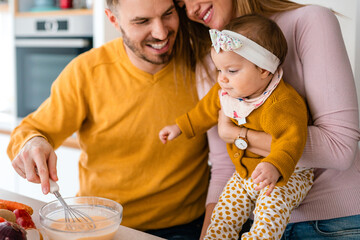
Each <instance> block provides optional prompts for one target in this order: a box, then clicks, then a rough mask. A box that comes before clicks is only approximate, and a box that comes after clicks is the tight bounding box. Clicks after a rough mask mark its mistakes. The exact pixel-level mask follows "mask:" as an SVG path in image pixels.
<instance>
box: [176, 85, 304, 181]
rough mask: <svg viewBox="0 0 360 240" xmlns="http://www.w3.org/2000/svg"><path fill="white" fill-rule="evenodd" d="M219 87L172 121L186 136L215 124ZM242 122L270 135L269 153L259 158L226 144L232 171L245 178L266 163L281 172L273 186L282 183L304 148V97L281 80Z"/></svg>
mask: <svg viewBox="0 0 360 240" xmlns="http://www.w3.org/2000/svg"><path fill="white" fill-rule="evenodd" d="M219 89H220V86H219V84H216V85H215V86H214V87H213V88H212V89H211V90H210V91H209V93H208V94H207V95H206V96H205V97H204V98H203V99H202V100H201V101H200V102H199V103H198V104H197V105H196V107H195V108H194V109H192V110H191V111H190V112H188V113H187V114H185V115H182V116H181V117H179V118H178V119H177V120H176V123H177V124H178V126H179V127H180V129H181V131H182V132H183V133H184V134H185V135H186V136H187V137H188V138H191V137H194V136H196V135H198V134H202V133H203V132H205V131H206V130H207V129H209V128H210V127H212V126H213V125H215V124H217V121H218V111H219V110H220V108H221V106H220V100H219V95H218V91H219ZM246 121H247V123H246V124H244V125H243V126H244V127H246V128H249V129H252V130H256V131H263V132H266V133H269V134H271V136H272V143H271V152H270V154H269V155H268V156H267V157H265V158H263V157H261V156H259V155H256V154H254V153H252V152H250V151H248V150H245V151H243V150H240V149H238V148H237V147H236V146H235V145H234V144H227V150H228V153H229V155H230V158H231V160H232V162H233V163H234V165H235V168H236V171H237V172H238V173H239V174H240V176H241V177H242V178H247V177H250V176H251V173H252V172H253V171H254V169H255V167H256V165H257V164H258V163H260V162H269V163H272V164H273V165H274V166H275V167H276V168H277V169H278V170H279V172H280V173H281V176H282V177H281V179H280V180H279V182H278V184H277V185H278V186H282V185H285V184H286V182H287V181H288V180H289V177H290V176H291V174H292V173H293V171H294V169H295V166H296V164H297V162H298V160H299V159H300V157H301V155H302V152H303V149H304V147H305V142H306V136H307V110H306V105H305V102H304V100H303V99H302V98H301V96H300V95H299V94H298V93H297V92H296V91H295V90H294V89H293V88H292V87H291V86H290V85H289V84H287V83H285V82H284V81H283V80H281V81H280V83H279V85H278V86H277V88H276V89H275V90H274V91H273V93H272V94H271V95H270V96H269V98H268V99H267V100H266V101H265V103H264V104H263V105H262V106H260V107H259V108H258V109H256V110H254V111H253V112H252V113H251V114H250V115H249V116H248V117H247V118H246ZM233 122H234V123H236V121H233Z"/></svg>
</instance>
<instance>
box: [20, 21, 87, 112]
mask: <svg viewBox="0 0 360 240" xmlns="http://www.w3.org/2000/svg"><path fill="white" fill-rule="evenodd" d="M92 29H93V28H92V16H90V15H79V16H56V17H20V18H19V17H18V18H16V19H15V46H16V96H17V97H16V106H17V107H16V112H17V116H18V117H20V118H21V117H25V116H26V115H28V114H29V113H31V112H33V111H34V110H36V109H37V108H38V107H39V106H40V104H41V103H42V102H43V101H44V100H45V99H46V98H47V97H48V96H49V95H50V88H51V85H52V83H53V81H54V80H55V79H56V77H57V76H58V75H59V74H60V72H61V71H62V70H63V69H64V68H65V66H66V65H67V64H68V63H69V62H70V61H71V60H72V59H73V58H75V57H76V56H77V55H79V54H81V53H83V52H85V51H87V50H89V49H91V48H92V37H93V36H92Z"/></svg>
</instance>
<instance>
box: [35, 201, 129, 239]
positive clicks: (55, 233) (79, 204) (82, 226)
mask: <svg viewBox="0 0 360 240" xmlns="http://www.w3.org/2000/svg"><path fill="white" fill-rule="evenodd" d="M64 199H65V202H66V203H67V204H68V205H69V207H71V208H74V209H76V210H78V211H81V212H83V213H85V214H87V215H88V216H90V217H91V218H92V219H93V220H94V224H95V225H90V224H87V223H84V222H75V223H71V228H69V227H67V226H66V223H65V221H64V217H65V212H64V208H63V206H62V205H61V204H60V202H59V201H58V200H55V201H52V202H50V203H47V204H45V205H44V206H43V207H42V208H41V209H40V211H39V215H40V224H41V226H42V228H43V230H44V232H45V234H46V236H47V238H48V239H50V240H64V239H66V240H85V239H86V240H95V239H96V240H111V239H113V237H114V235H115V233H116V231H117V230H118V228H119V225H120V223H121V220H122V213H123V208H122V206H121V205H120V204H119V203H117V202H115V201H113V200H110V199H106V198H100V197H72V198H64ZM94 226H95V227H94Z"/></svg>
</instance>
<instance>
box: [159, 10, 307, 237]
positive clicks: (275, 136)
mask: <svg viewBox="0 0 360 240" xmlns="http://www.w3.org/2000/svg"><path fill="white" fill-rule="evenodd" d="M225 29H226V30H223V31H218V30H215V29H211V30H210V37H211V41H212V47H213V48H212V49H211V58H212V60H213V62H214V64H215V66H216V68H217V70H218V83H217V84H215V85H214V87H213V88H212V89H211V90H210V91H209V93H208V94H207V95H206V96H205V97H204V98H203V99H202V100H201V101H199V103H198V104H197V105H196V106H195V108H194V109H192V110H191V111H189V112H188V113H186V114H184V115H183V116H180V117H179V118H178V119H176V124H175V125H171V126H166V127H165V128H163V129H162V130H161V131H160V133H159V137H160V140H161V141H162V142H163V143H166V142H167V141H168V140H173V139H175V138H176V137H178V136H179V135H180V134H181V133H184V134H185V135H186V137H188V138H190V137H193V136H195V135H197V134H203V133H205V132H206V131H207V130H208V129H210V128H211V127H212V126H214V125H215V124H217V121H218V114H219V110H222V111H223V113H224V114H225V115H226V116H227V117H229V118H230V119H231V121H232V122H233V123H234V124H236V125H237V126H239V128H240V131H239V133H240V134H239V136H238V137H237V138H236V139H234V143H232V144H227V150H228V153H229V155H230V158H231V160H232V162H233V163H234V165H235V168H236V172H235V173H234V175H233V176H232V177H231V179H230V180H229V181H228V183H227V185H226V186H225V188H224V190H223V193H222V194H221V196H220V199H219V202H218V203H217V205H216V207H215V209H214V211H213V214H212V219H211V224H210V225H209V228H208V230H207V234H206V236H205V238H204V239H238V236H239V232H240V230H241V228H242V225H243V224H244V223H245V222H246V220H247V219H248V218H249V216H250V213H251V212H252V211H253V214H254V223H253V225H252V227H251V229H250V231H249V232H247V233H244V234H243V235H242V237H241V239H280V238H281V236H282V234H283V232H284V230H285V227H286V225H287V223H288V222H289V218H290V213H291V211H292V210H293V209H294V208H295V207H297V206H298V205H299V203H300V202H301V201H302V200H303V199H304V197H305V196H306V194H307V192H308V191H309V189H310V188H311V185H312V183H313V170H312V169H305V168H299V167H296V164H297V162H298V160H299V159H300V157H301V155H302V152H303V149H304V146H305V142H306V137H307V109H306V105H305V102H304V100H303V99H302V97H301V96H300V95H299V94H298V93H297V92H296V91H295V90H294V89H293V88H292V87H291V86H290V85H289V84H287V83H286V82H284V81H283V79H282V75H283V71H282V69H281V67H280V65H281V64H282V63H283V61H284V59H285V57H286V53H287V43H286V40H285V37H284V35H283V33H282V31H281V29H280V28H279V27H278V26H277V24H276V23H275V22H274V21H272V20H270V19H267V18H265V17H262V16H259V15H246V16H242V17H239V18H236V19H234V20H232V21H231V22H230V24H229V25H227V26H226V27H225ZM248 129H252V130H256V131H263V132H266V133H269V134H270V135H271V136H272V143H271V152H270V154H269V155H268V156H267V157H261V156H259V155H257V154H255V153H252V152H250V151H249V150H247V147H248V144H249V143H248V141H247V139H246V136H247V130H248Z"/></svg>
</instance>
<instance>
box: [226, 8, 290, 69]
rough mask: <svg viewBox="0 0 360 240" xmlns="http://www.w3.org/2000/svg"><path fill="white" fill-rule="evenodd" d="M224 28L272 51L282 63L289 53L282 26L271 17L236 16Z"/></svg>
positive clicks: (255, 15) (254, 15) (256, 15)
mask: <svg viewBox="0 0 360 240" xmlns="http://www.w3.org/2000/svg"><path fill="white" fill-rule="evenodd" d="M224 29H227V30H230V31H233V32H237V33H240V34H241V35H244V36H245V37H247V38H249V39H251V40H252V41H254V42H256V43H257V44H259V45H261V46H262V47H264V48H266V49H267V50H269V51H270V52H272V53H273V54H274V55H275V56H277V57H278V58H279V59H280V65H281V64H282V63H283V62H284V60H285V57H286V54H287V50H288V48H287V42H286V39H285V36H284V34H283V32H282V31H281V29H280V27H279V26H278V25H277V24H276V23H275V22H274V21H273V20H271V19H269V18H266V17H264V16H261V15H258V14H249V15H244V16H241V17H238V18H234V19H232V20H231V22H230V23H229V24H228V25H226V26H225V28H224Z"/></svg>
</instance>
